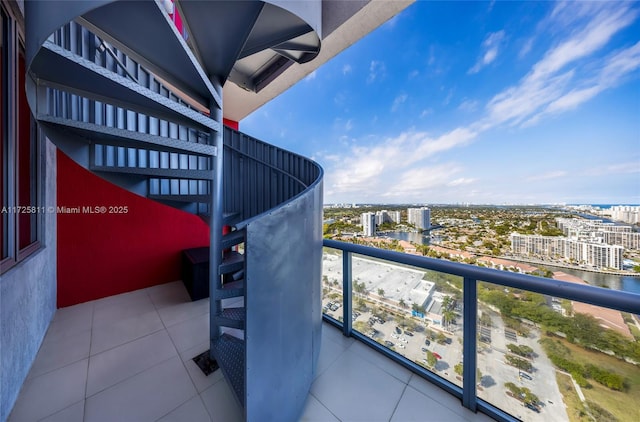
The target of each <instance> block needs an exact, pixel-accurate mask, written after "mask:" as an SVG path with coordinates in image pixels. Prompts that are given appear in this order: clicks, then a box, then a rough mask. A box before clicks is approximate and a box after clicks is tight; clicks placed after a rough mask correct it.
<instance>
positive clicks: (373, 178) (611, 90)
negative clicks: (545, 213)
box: [240, 1, 640, 204]
mask: <svg viewBox="0 0 640 422" xmlns="http://www.w3.org/2000/svg"><path fill="white" fill-rule="evenodd" d="M240 129H241V130H242V131H243V132H246V133H248V134H250V135H252V136H255V137H257V138H259V139H262V140H264V141H266V142H269V143H272V144H275V145H277V146H279V147H282V148H285V149H288V150H291V151H294V152H296V153H299V154H301V155H304V156H307V157H311V158H313V159H314V160H316V161H317V162H318V163H319V164H320V165H321V166H322V167H323V168H324V170H325V177H324V202H325V203H386V204H406V203H426V204H430V203H431V204H443V203H448V204H458V203H471V204H550V203H554V204H558V203H567V204H576V203H593V204H607V203H612V204H638V203H640V2H630V3H623V2H613V1H607V2H596V1H581V2H562V3H554V2H547V1H539V2H537V1H525V2H514V1H495V2H480V1H474V2H460V1H445V2H433V1H417V2H416V3H414V4H412V5H411V6H409V7H408V8H407V9H405V10H404V11H403V12H402V13H400V14H399V15H397V16H395V17H394V18H392V19H391V20H390V21H388V22H386V23H385V24H383V25H382V26H380V27H379V28H378V29H376V30H375V31H373V32H371V33H370V34H369V35H368V36H366V37H365V38H363V39H361V40H360V41H358V42H356V43H355V44H354V45H352V46H351V47H349V48H348V49H346V50H344V51H343V52H342V53H340V54H339V55H337V56H336V57H335V58H333V59H332V60H330V61H329V62H327V63H325V64H324V65H323V66H321V67H319V68H318V69H317V70H316V71H315V72H313V73H311V74H310V75H309V76H307V77H306V78H305V79H303V80H302V81H300V82H299V83H298V84H296V85H294V86H293V87H292V88H290V89H289V90H288V91H286V92H285V93H283V94H282V95H280V96H278V97H276V98H275V99H273V100H272V101H270V102H269V103H267V104H266V105H264V106H263V107H261V108H260V109H258V110H257V111H255V112H254V113H252V114H251V115H249V116H248V117H247V118H245V119H244V120H242V121H241V122H240Z"/></svg>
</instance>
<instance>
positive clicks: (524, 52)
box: [518, 37, 534, 58]
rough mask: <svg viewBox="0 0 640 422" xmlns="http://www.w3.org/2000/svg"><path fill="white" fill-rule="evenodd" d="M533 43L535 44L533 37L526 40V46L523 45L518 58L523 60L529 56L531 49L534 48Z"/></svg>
mask: <svg viewBox="0 0 640 422" xmlns="http://www.w3.org/2000/svg"><path fill="white" fill-rule="evenodd" d="M533 43H534V38H533V37H531V38H529V39H528V40H526V41H525V42H524V44H523V45H522V48H521V49H520V51H519V52H518V57H519V58H523V57H524V56H526V55H527V54H529V52H530V51H531V49H532V48H533Z"/></svg>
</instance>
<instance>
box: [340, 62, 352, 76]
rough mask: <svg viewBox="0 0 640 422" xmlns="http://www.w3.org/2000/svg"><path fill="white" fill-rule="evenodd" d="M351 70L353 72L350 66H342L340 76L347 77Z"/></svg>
mask: <svg viewBox="0 0 640 422" xmlns="http://www.w3.org/2000/svg"><path fill="white" fill-rule="evenodd" d="M352 70H353V68H352V67H351V65H350V64H345V65H344V66H342V74H343V75H348V74H349V73H351V71H352Z"/></svg>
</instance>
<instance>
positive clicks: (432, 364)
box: [427, 350, 438, 368]
mask: <svg viewBox="0 0 640 422" xmlns="http://www.w3.org/2000/svg"><path fill="white" fill-rule="evenodd" d="M436 363H438V359H437V358H436V356H435V355H434V354H433V352H431V351H429V350H427V365H429V367H430V368H433V367H435V366H436Z"/></svg>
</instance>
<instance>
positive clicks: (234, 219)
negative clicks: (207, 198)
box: [199, 211, 242, 227]
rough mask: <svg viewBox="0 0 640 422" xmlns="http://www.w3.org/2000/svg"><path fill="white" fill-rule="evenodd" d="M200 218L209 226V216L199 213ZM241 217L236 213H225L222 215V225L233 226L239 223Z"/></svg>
mask: <svg viewBox="0 0 640 422" xmlns="http://www.w3.org/2000/svg"><path fill="white" fill-rule="evenodd" d="M199 215H200V218H201V219H202V221H204V222H205V223H207V224H209V225H210V224H211V214H205V213H201V214H199ZM241 217H242V214H241V213H240V212H238V211H234V212H225V213H224V214H223V215H222V224H223V225H225V226H232V227H233V226H235V225H236V224H237V223H239V222H240V218H241Z"/></svg>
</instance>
